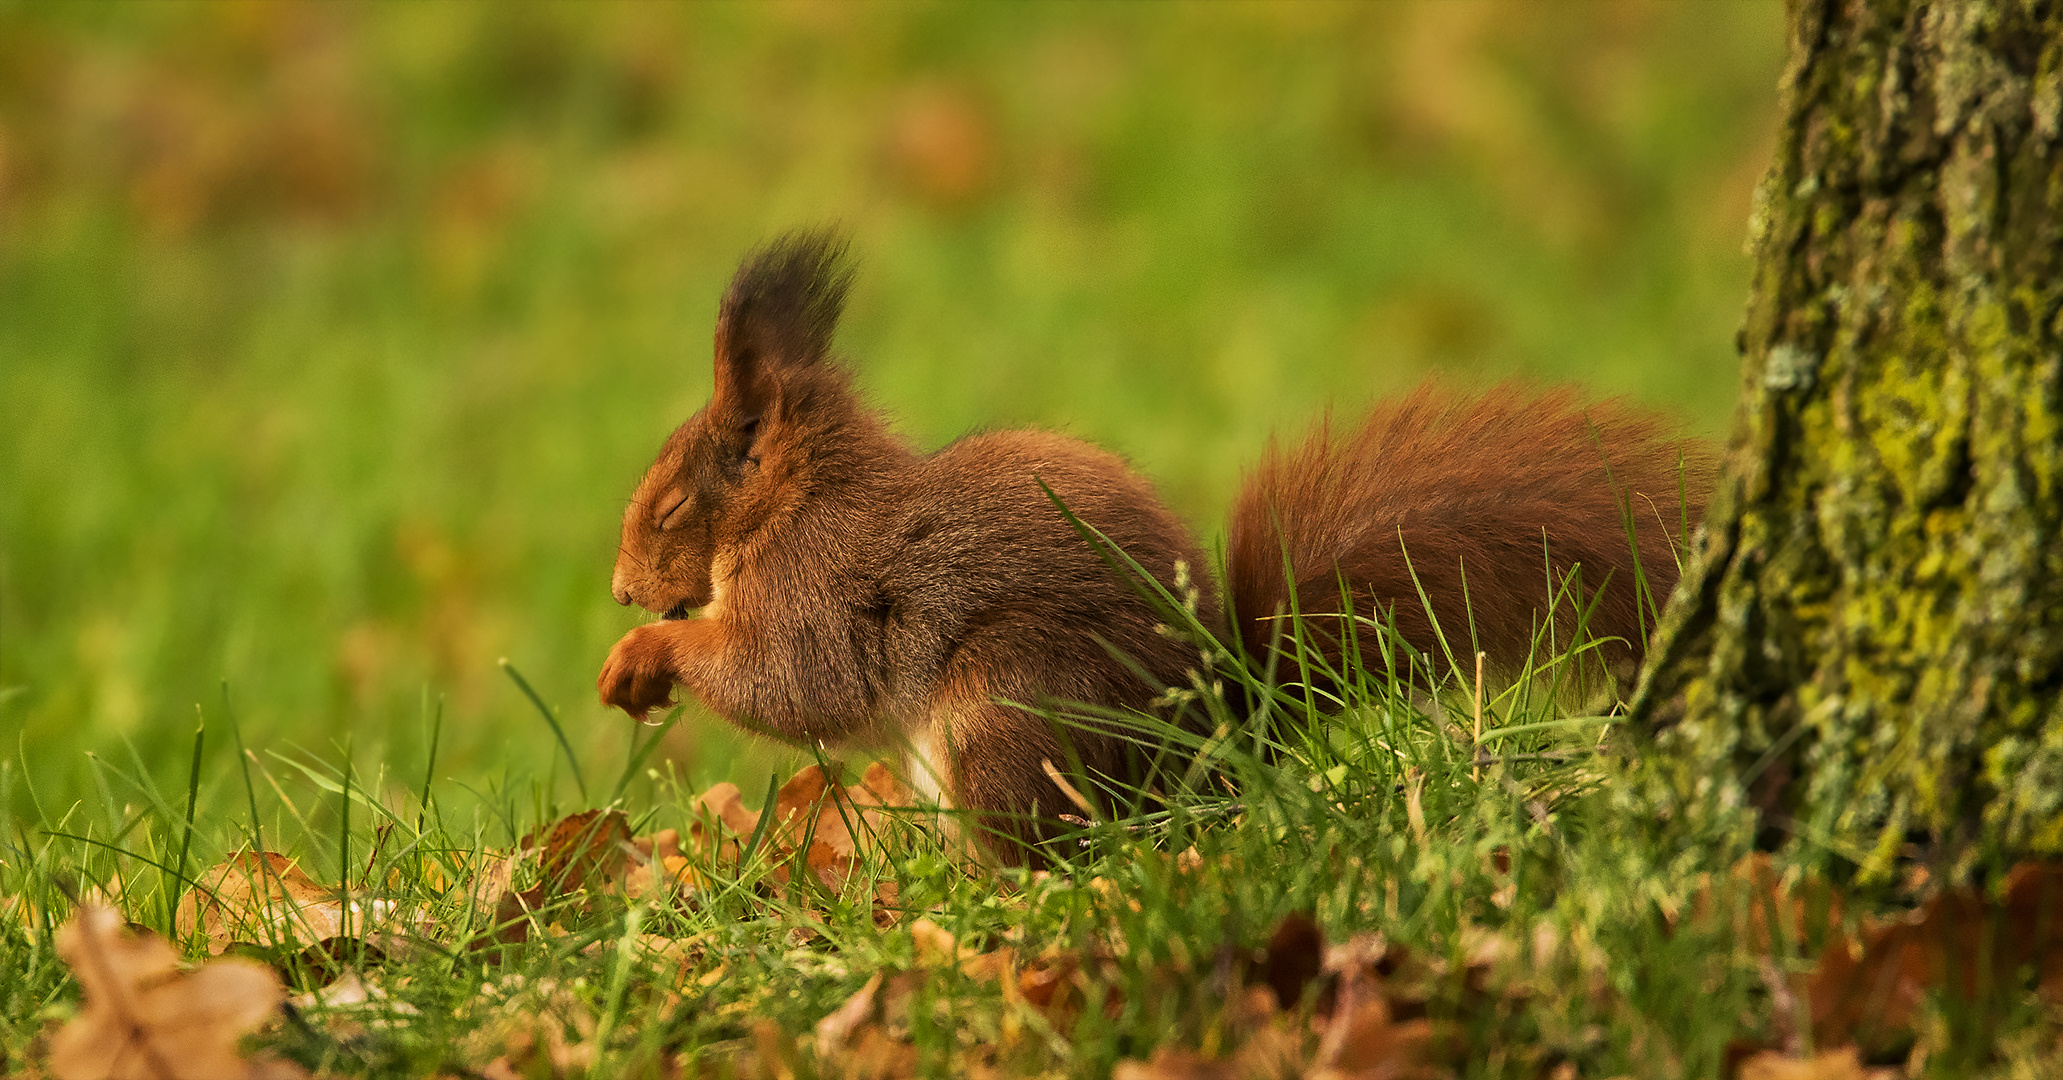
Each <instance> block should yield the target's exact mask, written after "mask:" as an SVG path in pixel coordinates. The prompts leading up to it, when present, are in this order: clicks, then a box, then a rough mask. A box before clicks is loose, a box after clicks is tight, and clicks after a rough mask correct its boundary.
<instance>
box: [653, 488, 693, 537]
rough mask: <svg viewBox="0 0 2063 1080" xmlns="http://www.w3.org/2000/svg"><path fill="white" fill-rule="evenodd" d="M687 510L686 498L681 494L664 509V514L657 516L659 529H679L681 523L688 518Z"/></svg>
mask: <svg viewBox="0 0 2063 1080" xmlns="http://www.w3.org/2000/svg"><path fill="white" fill-rule="evenodd" d="M687 509H688V497H687V495H686V494H685V493H683V494H682V495H681V496H680V497H679V498H677V499H675V500H674V501H673V505H672V506H669V507H667V508H666V512H665V513H663V514H661V515H659V527H660V528H662V529H676V528H679V527H680V525H681V523H682V521H684V520H685V519H686V518H687V516H688V515H687Z"/></svg>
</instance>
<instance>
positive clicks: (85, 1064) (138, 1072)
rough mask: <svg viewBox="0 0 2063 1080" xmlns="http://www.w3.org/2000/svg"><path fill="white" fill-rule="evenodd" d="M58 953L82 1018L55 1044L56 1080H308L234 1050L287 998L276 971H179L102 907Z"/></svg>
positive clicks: (64, 936) (293, 1069) (81, 917)
mask: <svg viewBox="0 0 2063 1080" xmlns="http://www.w3.org/2000/svg"><path fill="white" fill-rule="evenodd" d="M57 953H58V955H59V956H60V957H62V958H63V959H64V961H65V963H66V964H68V965H70V966H71V969H72V975H73V977H74V978H76V979H78V981H79V986H80V988H81V989H82V990H83V991H84V994H85V1003H84V1007H83V1008H82V1009H81V1011H80V1013H79V1015H78V1016H77V1017H75V1018H74V1019H73V1020H72V1021H71V1022H70V1023H67V1024H66V1025H65V1026H64V1027H63V1028H62V1029H61V1030H59V1031H58V1033H57V1035H56V1036H55V1037H54V1038H53V1039H52V1040H51V1044H50V1070H51V1072H52V1073H53V1074H54V1075H56V1076H57V1077H59V1078H60V1080H230V1078H250V1080H257V1078H261V1077H262V1078H279V1080H286V1078H301V1080H305V1078H306V1076H307V1073H305V1072H303V1071H302V1070H301V1069H300V1068H299V1067H298V1066H294V1065H291V1064H289V1063H286V1062H281V1061H277V1060H272V1059H258V1060H246V1059H245V1058H244V1057H243V1056H242V1055H240V1054H238V1053H237V1049H236V1044H237V1040H238V1039H240V1038H242V1037H243V1036H244V1035H245V1034H247V1033H249V1032H251V1031H253V1030H255V1029H256V1028H257V1027H258V1026H259V1025H261V1024H263V1023H264V1022H265V1020H266V1018H267V1017H270V1016H271V1015H272V1014H273V1012H274V1011H275V1010H277V1009H278V1008H279V1004H280V1002H281V1001H282V1000H284V999H285V997H286V989H285V987H284V986H282V985H281V983H280V981H279V976H278V975H277V974H275V973H274V972H273V971H272V969H270V968H267V967H265V966H263V965H261V964H257V963H253V962H251V961H248V960H242V959H237V958H230V959H225V960H214V961H211V962H209V963H207V964H204V965H202V966H201V967H200V968H199V969H198V970H195V971H184V970H181V968H180V964H179V954H178V953H177V952H175V951H174V950H173V948H172V946H171V945H170V944H168V943H167V942H166V941H165V940H164V939H163V938H160V937H158V936H156V935H154V934H142V935H137V934H132V933H130V932H129V931H128V930H127V929H126V928H125V927H124V925H123V922H122V917H121V915H120V914H119V913H117V912H116V911H115V910H114V909H112V908H105V907H90V908H83V909H81V910H80V911H79V912H78V913H77V914H76V915H74V916H73V917H72V919H71V920H70V921H69V922H67V923H65V925H64V927H63V928H62V929H60V930H59V931H58V935H57Z"/></svg>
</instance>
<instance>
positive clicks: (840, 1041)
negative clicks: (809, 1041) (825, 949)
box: [817, 971, 882, 1061]
mask: <svg viewBox="0 0 2063 1080" xmlns="http://www.w3.org/2000/svg"><path fill="white" fill-rule="evenodd" d="M881 979H882V974H881V972H878V971H877V972H875V973H874V977H873V978H870V979H868V980H867V982H866V984H865V985H863V986H861V987H860V988H859V989H858V990H856V991H854V992H853V995H852V996H851V997H849V998H846V999H845V1004H843V1005H840V1006H838V1007H837V1008H836V1009H833V1010H831V1012H830V1014H829V1015H827V1016H825V1017H824V1018H823V1019H822V1020H819V1021H817V1056H818V1057H820V1058H823V1059H825V1060H826V1061H828V1060H830V1059H831V1057H832V1056H833V1055H835V1054H837V1053H838V1052H839V1051H841V1050H843V1049H844V1048H845V1043H846V1040H847V1039H849V1038H851V1037H852V1033H853V1032H854V1031H856V1030H858V1028H859V1026H860V1025H861V1024H864V1023H866V1022H867V1021H869V1020H872V1019H873V1018H874V1014H875V1006H874V994H875V993H876V992H877V991H879V990H880V989H881Z"/></svg>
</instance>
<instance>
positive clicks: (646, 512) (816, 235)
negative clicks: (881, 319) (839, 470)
mask: <svg viewBox="0 0 2063 1080" xmlns="http://www.w3.org/2000/svg"><path fill="white" fill-rule="evenodd" d="M851 280H852V275H851V272H850V270H848V269H847V266H846V263H845V243H844V241H843V240H841V239H840V238H838V237H837V236H836V235H835V234H833V233H828V232H807V233H796V234H792V235H790V236H786V237H783V238H781V239H779V240H776V241H774V242H773V243H772V244H769V245H767V246H766V247H764V248H761V249H760V250H758V251H756V252H754V253H753V254H752V255H750V256H747V257H746V259H745V262H744V264H743V265H742V266H740V267H739V269H738V273H737V276H736V277H734V278H732V280H731V286H730V288H729V289H728V290H726V291H725V293H724V298H723V305H722V307H721V308H720V309H719V310H718V312H717V319H716V385H715V390H714V391H713V392H712V393H711V394H710V396H709V404H708V405H706V406H704V407H703V408H702V410H701V411H700V412H698V413H696V414H695V415H693V416H691V417H689V418H688V420H687V422H686V423H684V424H682V425H681V426H680V427H679V428H678V429H676V430H675V431H674V433H673V435H672V436H671V437H670V438H668V439H667V440H666V446H665V447H664V448H663V449H661V450H660V452H659V458H658V460H657V461H654V462H653V463H652V467H651V468H650V469H648V470H646V472H645V478H644V479H643V480H642V481H640V482H639V483H638V488H637V493H636V494H634V495H633V496H631V500H630V505H629V507H627V508H626V509H625V510H624V512H623V542H622V544H621V545H620V546H619V547H618V548H617V555H616V572H615V575H614V579H613V581H612V582H611V591H612V592H613V593H614V594H615V597H616V601H617V602H618V603H622V604H632V603H635V604H637V605H639V606H641V607H644V608H646V609H648V610H651V611H654V612H659V613H661V614H664V615H666V616H667V617H668V618H681V617H683V616H685V615H686V614H687V613H688V611H689V610H690V609H693V608H699V607H704V606H706V605H709V604H711V603H713V602H714V601H715V600H716V598H717V586H718V583H719V582H721V581H722V580H723V579H724V578H725V577H726V576H727V573H726V572H725V571H726V570H728V569H734V568H735V564H734V563H733V564H732V566H730V567H724V566H721V565H720V564H723V563H724V562H725V560H727V559H731V560H735V558H736V557H737V551H738V548H739V546H740V545H741V544H744V543H746V542H747V541H748V540H749V538H750V537H751V536H752V534H753V533H754V532H755V531H756V530H758V529H759V528H760V527H761V526H763V525H765V524H766V523H767V522H768V521H769V520H770V519H772V518H774V517H775V516H777V515H778V514H779V513H780V512H781V511H782V510H783V509H784V508H786V507H789V506H792V505H793V504H794V503H795V502H796V501H797V500H799V499H800V498H802V497H803V495H804V493H805V492H806V491H807V490H808V489H809V488H810V486H811V478H812V473H813V471H814V465H815V460H816V459H817V458H819V457H821V456H822V455H821V448H822V447H823V445H824V444H825V442H826V441H827V438H826V430H825V429H826V428H827V427H836V426H837V425H838V424H839V423H840V422H841V419H842V418H843V417H844V416H846V415H847V414H849V413H850V412H851V410H852V405H851V402H850V392H849V390H848V388H847V380H846V375H845V373H844V372H843V371H842V370H841V369H840V368H839V367H838V366H837V365H836V364H835V363H833V362H831V359H830V348H831V336H832V332H833V331H834V330H835V329H836V327H837V323H838V314H839V310H840V309H841V308H842V307H843V305H844V302H845V293H846V288H847V286H848V285H849V284H850V282H851Z"/></svg>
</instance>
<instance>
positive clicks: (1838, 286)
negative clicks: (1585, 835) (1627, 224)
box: [1634, 0, 2063, 878]
mask: <svg viewBox="0 0 2063 1080" xmlns="http://www.w3.org/2000/svg"><path fill="white" fill-rule="evenodd" d="M1788 28H1789V34H1790V39H1791V40H1790V48H1791V56H1790V61H1789V63H1788V65H1787V67H1786V70H1785V73H1784V77H1783V83H1782V86H1781V93H1782V95H1783V102H1784V108H1783V115H1784V120H1783V127H1782V129H1781V131H1780V134H1779V139H1778V146H1777V151H1776V158H1775V161H1774V162H1773V163H1772V165H1771V168H1770V171H1769V173H1768V175H1767V176H1766V177H1765V178H1764V181H1763V185H1762V187H1761V189H1760V191H1759V192H1758V195H1757V200H1756V209H1755V214H1754V218H1753V220H1752V221H1751V223H1750V227H1749V233H1750V236H1749V245H1750V250H1751V253H1752V254H1753V256H1754V259H1755V273H1754V279H1753V285H1752V292H1751V295H1750V298H1749V303H1748V309H1747V313H1746V317H1745V321H1744V325H1743V327H1742V331H1741V337H1740V344H1741V351H1742V357H1743V369H1742V370H1743V380H1742V396H1741V404H1740V407H1739V412H1738V414H1737V416H1736V419H1735V424H1734V431H1733V434H1732V437H1731V440H1730V443H1729V446H1728V450H1727V453H1728V458H1727V468H1726V474H1725V476H1724V478H1723V479H1722V481H1721V482H1720V485H1719V488H1718V490H1717V491H1716V492H1715V494H1714V499H1713V502H1712V504H1711V508H1710V510H1709V511H1708V514H1707V518H1706V523H1705V528H1704V541H1703V544H1702V546H1701V547H1700V549H1699V552H1698V555H1697V556H1696V557H1695V558H1694V560H1693V565H1692V566H1691V567H1690V568H1688V570H1687V572H1686V574H1685V575H1684V579H1683V583H1682V586H1681V587H1680V588H1679V590H1678V592H1677V594H1676V596H1675V597H1674V598H1673V600H1672V602H1671V604H1670V606H1669V608H1668V610H1667V612H1666V614H1665V616H1664V619H1663V622H1662V626H1661V629H1660V631H1659V635H1658V638H1657V642H1656V646H1655V648H1654V650H1653V651H1652V652H1651V657H1652V659H1651V663H1650V667H1649V669H1648V671H1647V673H1646V675H1645V677H1644V680H1643V683H1642V686H1641V688H1640V690H1639V692H1638V693H1637V695H1636V699H1635V702H1634V713H1635V716H1636V719H1637V720H1639V721H1644V722H1645V724H1646V725H1647V726H1648V727H1649V728H1650V729H1652V730H1656V731H1658V732H1659V735H1658V745H1657V746H1656V747H1655V748H1654V752H1653V753H1651V754H1649V755H1647V757H1648V760H1649V763H1650V764H1652V765H1653V766H1654V767H1655V768H1657V769H1658V770H1660V771H1661V773H1662V774H1664V775H1666V778H1667V780H1668V783H1667V784H1666V785H1664V790H1665V791H1666V792H1668V793H1669V794H1668V796H1667V798H1668V800H1669V804H1668V807H1667V810H1668V812H1669V813H1671V814H1673V815H1676V816H1678V817H1681V818H1685V819H1703V820H1704V821H1705V823H1706V824H1707V825H1711V824H1714V823H1715V822H1719V821H1721V820H1739V819H1738V818H1729V816H1728V815H1734V814H1736V813H1737V812H1739V811H1744V810H1753V811H1755V812H1757V813H1759V815H1760V823H1761V825H1762V826H1763V827H1764V828H1774V829H1776V830H1780V831H1782V832H1787V833H1788V834H1789V835H1790V836H1791V837H1793V838H1795V839H1796V840H1797V841H1799V842H1800V843H1803V844H1805V845H1808V846H1811V847H1816V848H1819V849H1821V850H1823V851H1825V852H1827V853H1829V854H1830V855H1831V856H1833V857H1835V858H1844V859H1851V860H1853V861H1854V862H1855V863H1856V864H1857V865H1858V866H1859V867H1860V869H1861V872H1862V876H1864V877H1866V878H1869V877H1879V878H1880V877H1882V876H1884V875H1886V874H1888V873H1889V872H1890V871H1891V870H1892V869H1893V868H1894V867H1895V866H1896V864H1897V861H1898V859H1899V858H1900V857H1901V855H1903V854H1907V853H1909V851H1910V848H1909V844H1911V843H1914V842H1917V843H1919V845H1920V850H1921V851H1922V852H1923V853H1924V854H1925V856H1926V857H1927V858H1928V859H1929V861H1931V862H1932V863H1934V864H1935V869H1936V870H1937V872H1939V871H1947V872H1948V873H1949V874H1950V875H1951V876H1957V877H1959V876H1962V875H1963V874H1966V873H1967V872H1969V871H1970V870H1972V869H1974V868H1978V867H1980V866H1984V865H1988V864H1991V863H1992V862H1994V861H1995V860H1996V859H1997V858H1998V857H2000V856H2004V855H2012V854H2019V853H2029V852H2056V851H2063V543H2059V540H2063V537H2059V528H2063V491H2059V489H2058V467H2059V463H2063V370H2059V367H2063V136H2059V128H2063V3H2057V2H2039V3H2037V2H2025V0H2022V2H2007V3H1976V2H1945V3H1929V2H1918V0H1908V2H1897V0H1891V2H1862V0H1851V2H1846V3H1843V2H1837V0H1794V2H1793V4H1792V5H1791V8H1790V11H1789V15H1788Z"/></svg>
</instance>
